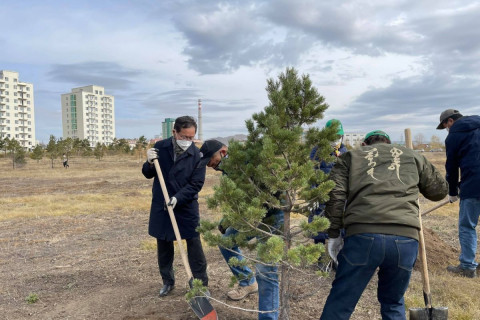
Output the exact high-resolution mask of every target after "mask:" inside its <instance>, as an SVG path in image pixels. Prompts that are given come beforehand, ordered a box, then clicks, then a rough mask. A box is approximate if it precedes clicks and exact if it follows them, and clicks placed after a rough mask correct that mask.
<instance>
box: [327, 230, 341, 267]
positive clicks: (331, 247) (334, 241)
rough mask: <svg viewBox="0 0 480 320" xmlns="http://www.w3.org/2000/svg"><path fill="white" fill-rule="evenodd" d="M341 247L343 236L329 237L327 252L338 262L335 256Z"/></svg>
mask: <svg viewBox="0 0 480 320" xmlns="http://www.w3.org/2000/svg"><path fill="white" fill-rule="evenodd" d="M342 248H343V238H342V237H338V238H329V239H328V243H327V249H328V254H329V255H330V257H331V258H332V260H333V262H335V263H336V264H338V260H337V256H338V253H339V252H340V250H342Z"/></svg>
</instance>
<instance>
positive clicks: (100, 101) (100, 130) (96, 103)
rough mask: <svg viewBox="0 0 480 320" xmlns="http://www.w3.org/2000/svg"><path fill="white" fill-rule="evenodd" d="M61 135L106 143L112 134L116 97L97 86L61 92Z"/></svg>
mask: <svg viewBox="0 0 480 320" xmlns="http://www.w3.org/2000/svg"><path fill="white" fill-rule="evenodd" d="M61 99H62V125H63V138H64V139H65V138H78V139H81V140H83V139H87V140H88V141H89V142H90V146H92V147H94V146H95V145H96V144H97V142H100V143H103V144H105V145H109V144H111V143H112V141H113V139H114V138H115V99H114V97H113V96H111V95H107V94H105V89H104V88H103V87H100V86H95V85H90V86H86V87H80V88H74V89H72V92H70V93H65V94H62V98H61Z"/></svg>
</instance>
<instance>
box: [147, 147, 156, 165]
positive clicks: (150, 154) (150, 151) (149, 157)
mask: <svg viewBox="0 0 480 320" xmlns="http://www.w3.org/2000/svg"><path fill="white" fill-rule="evenodd" d="M157 152H158V149H155V148H150V149H148V150H147V161H148V163H150V164H153V160H155V159H158V153H157Z"/></svg>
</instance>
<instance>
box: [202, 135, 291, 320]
mask: <svg viewBox="0 0 480 320" xmlns="http://www.w3.org/2000/svg"><path fill="white" fill-rule="evenodd" d="M200 153H201V155H202V160H201V162H200V165H202V166H207V167H210V168H213V169H214V170H217V171H222V172H223V174H227V173H226V172H224V171H223V168H222V162H223V160H224V159H228V147H227V146H226V145H224V144H223V143H221V142H220V141H218V140H215V139H211V140H207V141H205V142H204V144H203V145H202V147H201V148H200ZM266 209H267V214H266V216H265V218H264V219H263V221H262V222H263V223H265V224H267V225H270V226H271V227H273V228H274V229H276V230H282V228H283V211H281V210H279V209H271V208H270V209H268V208H266ZM218 229H219V231H220V232H221V233H222V234H223V237H234V235H236V234H237V233H238V232H239V231H238V230H236V229H234V228H233V227H231V226H229V227H227V228H226V229H225V228H224V227H223V225H222V221H220V223H219V226H218ZM257 240H258V241H266V240H267V239H266V238H265V237H258V238H257ZM220 252H221V253H222V255H223V257H224V259H225V261H226V262H227V263H228V262H229V261H230V259H231V258H237V259H238V260H240V261H244V260H245V258H244V256H243V253H242V251H241V250H240V248H239V247H238V246H237V245H234V246H233V247H231V248H224V247H221V246H220ZM229 267H230V270H231V271H232V273H233V275H234V276H235V277H236V278H237V279H238V280H239V281H238V285H237V286H236V287H235V288H234V289H233V290H231V291H229V292H227V297H228V298H229V299H231V300H242V299H244V298H246V297H247V296H248V295H250V294H253V293H256V292H257V291H258V293H259V294H258V310H260V311H262V312H260V313H259V314H258V320H277V319H278V314H279V313H278V307H279V285H278V267H277V266H275V265H274V266H272V265H266V264H263V263H256V264H255V276H254V274H253V271H252V270H251V269H250V268H249V267H248V266H247V265H240V266H230V265H229Z"/></svg>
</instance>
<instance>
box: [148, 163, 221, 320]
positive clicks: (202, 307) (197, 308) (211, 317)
mask: <svg viewBox="0 0 480 320" xmlns="http://www.w3.org/2000/svg"><path fill="white" fill-rule="evenodd" d="M153 163H154V164H155V170H156V171H157V175H158V180H159V181H160V186H161V187H162V192H163V197H164V198H165V203H168V202H170V197H169V196H168V192H167V186H166V185H165V180H164V179H163V174H162V170H161V169H160V164H159V163H158V160H157V159H154V160H153ZM167 210H168V215H169V216H170V220H171V221H172V226H173V231H174V232H175V238H176V239H177V243H178V248H179V249H180V255H181V256H182V262H183V265H184V266H185V270H186V271H187V276H188V279H189V281H188V284H189V285H190V288H191V287H192V283H193V274H192V270H191V269H190V264H189V263H188V260H187V254H186V253H185V249H184V248H183V243H182V238H181V237H180V231H179V230H178V225H177V220H176V219H175V215H174V213H173V209H172V207H171V206H167ZM188 304H189V305H190V307H191V308H192V310H193V312H195V314H196V315H197V317H198V318H199V319H202V320H218V316H217V311H215V309H214V308H213V306H212V305H211V304H210V301H208V298H207V297H205V296H203V297H193V298H192V299H190V300H189V301H188Z"/></svg>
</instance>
